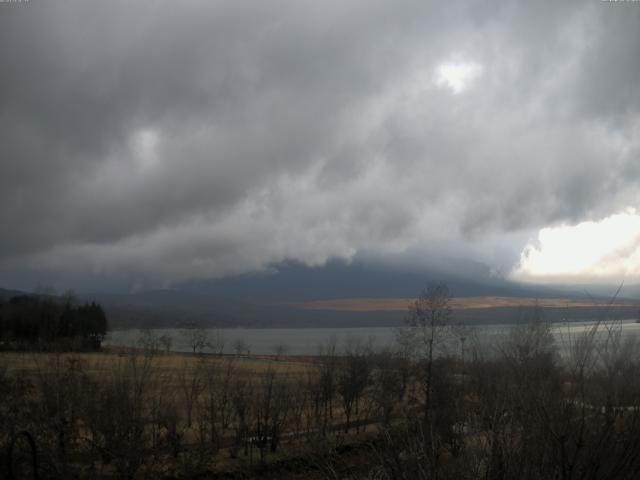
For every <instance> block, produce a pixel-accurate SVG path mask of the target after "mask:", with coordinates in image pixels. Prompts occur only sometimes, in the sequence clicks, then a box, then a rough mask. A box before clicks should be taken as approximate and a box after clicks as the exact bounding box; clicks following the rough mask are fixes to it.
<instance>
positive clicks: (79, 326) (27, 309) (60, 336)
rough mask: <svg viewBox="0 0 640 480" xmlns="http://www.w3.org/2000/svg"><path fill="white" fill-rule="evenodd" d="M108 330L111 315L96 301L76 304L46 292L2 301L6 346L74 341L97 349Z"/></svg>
mask: <svg viewBox="0 0 640 480" xmlns="http://www.w3.org/2000/svg"><path fill="white" fill-rule="evenodd" d="M106 333H107V317H106V315H105V313H104V310H103V309H102V307H101V306H100V305H99V304H97V303H95V302H91V303H85V304H82V305H75V304H74V302H73V301H72V299H70V298H67V299H65V300H60V299H58V298H56V297H50V296H44V295H19V296H15V297H12V298H11V299H9V301H8V302H3V301H1V300H0V342H2V343H1V345H2V346H3V347H4V348H18V347H23V346H27V345H35V344H39V345H41V346H46V345H53V344H59V343H61V342H62V343H69V342H70V341H72V342H74V345H76V346H78V347H81V348H84V349H97V348H100V344H101V343H102V340H104V337H105V335H106Z"/></svg>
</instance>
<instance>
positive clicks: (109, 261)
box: [0, 0, 640, 284]
mask: <svg viewBox="0 0 640 480" xmlns="http://www.w3.org/2000/svg"><path fill="white" fill-rule="evenodd" d="M638 25H640V4H636V3H632V2H629V3H608V2H598V1H579V2H577V1H576V2H519V1H518V2H510V1H505V2H483V1H468V2H465V1H460V2H425V1H415V2H412V1H393V2H377V1H348V2H344V1H335V2H333V1H327V2H301V1H298V0H291V1H278V0H274V1H269V2H264V1H257V0H256V1H242V2H234V1H226V2H223V1H212V2H209V1H206V2H205V1H180V2H176V1H162V0H159V1H148V0H146V1H107V2H93V1H90V2H89V1H85V0H83V1H79V0H78V1H68V0H61V1H45V0H40V1H38V0H31V1H30V2H27V3H20V4H12V3H7V4H0V65H1V67H0V68H1V74H0V172H1V174H0V225H2V231H3V234H2V235H0V269H5V271H11V272H16V271H21V270H42V271H46V270H52V271H61V272H70V273H72V274H76V275H86V276H104V277H113V278H121V279H123V280H124V281H126V282H131V283H138V284H158V283H160V284H171V283H172V282H176V281H181V280H185V279H190V278H208V277H219V276H224V275H229V274H236V273H243V272H248V271H253V270H260V269H261V268H264V267H265V266H266V265H268V264H271V263H277V262H279V261H283V260H286V259H293V260H299V261H301V262H303V263H306V264H309V265H319V264H322V263H323V262H325V261H326V260H327V259H329V258H333V257H337V258H344V259H349V258H351V257H352V256H353V255H355V254H357V253H358V252H361V251H367V252H374V253H377V254H380V255H385V254H393V253H398V252H403V251H406V250H410V249H414V250H415V249H418V250H419V249H425V250H430V251H436V252H437V251H439V249H445V250H449V252H451V251H453V252H458V253H460V254H461V255H471V256H474V255H480V256H484V258H485V259H487V258H488V259H489V260H492V259H493V260H494V261H496V262H500V261H502V260H501V259H502V258H503V257H504V256H505V254H503V253H502V252H503V251H504V249H505V248H507V249H508V248H512V249H513V248H516V250H517V249H519V248H521V247H522V245H523V243H524V242H525V240H526V238H527V237H528V236H529V235H531V232H533V231H535V230H536V229H538V228H540V227H542V226H545V225H551V224H557V223H558V222H577V221H579V220H584V219H591V218H601V217H603V216H606V215H609V214H611V213H612V212H615V211H618V210H620V209H622V208H626V207H628V206H636V205H637V203H638V195H639V194H640V189H639V186H640V183H639V180H640V161H639V160H640V159H639V155H638V153H639V152H640V89H639V88H638V80H639V79H640V61H639V60H638V59H639V58H640V55H639V54H640V28H638ZM443 64H445V65H446V64H449V65H462V66H464V65H469V64H474V65H477V66H478V67H479V73H478V74H477V75H476V76H475V77H474V78H471V79H469V80H468V82H467V84H466V85H465V88H464V90H463V91H460V92H459V93H456V92H455V91H454V89H452V88H447V85H446V82H445V84H443V83H442V82H437V81H435V78H436V77H435V76H436V72H437V71H438V68H439V67H441V66H442V65H443ZM514 239H517V241H516V247H513V243H512V242H513V241H514ZM517 242H520V243H517ZM487 252H489V253H487ZM489 257H490V258H489ZM510 258H511V257H510Z"/></svg>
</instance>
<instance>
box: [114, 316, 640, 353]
mask: <svg viewBox="0 0 640 480" xmlns="http://www.w3.org/2000/svg"><path fill="white" fill-rule="evenodd" d="M594 325H595V322H593V321H588V322H570V323H554V324H552V327H551V330H552V333H553V335H554V338H555V340H556V343H557V345H558V346H559V349H560V351H561V352H562V351H565V350H567V349H568V348H569V345H570V344H571V343H572V342H575V339H576V338H577V337H578V336H579V335H581V334H583V333H584V332H586V331H588V330H590V329H592V328H593V327H594ZM608 325H609V326H610V325H611V324H608ZM514 327H515V325H504V324H501V325H481V326H474V327H470V326H466V327H463V330H462V331H457V332H456V335H455V336H454V337H455V338H454V340H452V341H451V342H449V346H448V348H449V349H455V350H456V351H457V349H458V348H459V346H461V344H462V342H460V337H465V339H466V340H465V342H464V343H465V345H466V346H465V348H473V346H474V345H477V346H480V347H481V348H483V349H492V348H494V347H496V346H498V345H499V344H500V343H501V341H503V340H504V338H505V337H507V336H508V335H509V334H510V332H511V331H512V329H513V328H514ZM606 327H607V325H603V326H600V327H599V329H598V331H597V336H598V337H599V338H603V337H605V336H606V335H608V333H607V332H608V330H607V328H606ZM615 329H616V331H617V332H619V334H620V335H622V336H623V337H624V338H638V337H640V323H636V322H635V320H622V321H618V322H616V323H615ZM147 332H149V331H147ZM150 332H151V333H152V334H153V335H154V336H155V337H160V336H163V335H166V336H167V337H170V338H171V350H173V351H175V352H189V351H191V347H190V345H189V331H188V330H185V329H180V328H163V329H153V330H150ZM205 332H206V334H207V337H208V338H209V339H210V340H213V339H214V338H216V337H218V338H220V336H221V337H222V338H223V339H224V353H234V345H235V344H236V343H237V342H238V341H242V342H244V343H245V344H246V345H247V349H248V350H249V351H250V353H251V354H254V355H272V354H274V353H275V352H276V347H277V346H278V345H284V346H285V347H286V353H287V354H291V355H314V354H317V353H318V346H319V345H320V344H326V343H327V341H331V340H333V341H336V342H337V346H338V350H339V351H341V350H343V349H344V347H345V345H347V343H348V342H350V341H352V340H353V339H359V340H361V341H364V342H371V344H372V346H373V347H374V348H375V349H384V348H386V347H392V346H393V344H394V342H395V338H396V329H395V328H391V327H368V328H221V329H205ZM142 335H143V332H142V331H141V330H137V329H131V330H114V331H112V332H109V334H108V335H107V338H106V340H105V345H107V346H128V347H134V346H139V345H140V343H139V342H140V339H141V337H142ZM204 351H205V352H206V351H207V349H205V350H204Z"/></svg>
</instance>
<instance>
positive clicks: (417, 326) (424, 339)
mask: <svg viewBox="0 0 640 480" xmlns="http://www.w3.org/2000/svg"><path fill="white" fill-rule="evenodd" d="M450 320H451V294H450V293H449V288H448V287H447V286H446V285H442V284H437V285H430V286H428V287H427V288H426V289H424V290H423V291H422V292H421V293H420V295H419V296H418V298H416V299H415V301H414V302H413V303H412V304H411V305H410V306H409V318H408V325H409V332H410V335H411V337H412V338H413V340H414V341H415V343H416V346H417V348H418V352H419V355H420V356H421V360H422V361H423V362H424V379H423V381H424V394H425V400H424V415H425V419H427V418H428V416H429V415H430V410H431V400H432V397H433V360H434V356H435V354H436V349H437V348H438V347H440V346H441V345H442V344H443V342H444V341H445V340H446V339H447V338H448V337H449V333H448V332H447V330H446V327H448V326H449V322H450Z"/></svg>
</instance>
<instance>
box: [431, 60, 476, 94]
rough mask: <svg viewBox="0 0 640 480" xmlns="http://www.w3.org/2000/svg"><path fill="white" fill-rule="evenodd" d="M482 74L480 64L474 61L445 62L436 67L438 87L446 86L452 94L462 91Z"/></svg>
mask: <svg viewBox="0 0 640 480" xmlns="http://www.w3.org/2000/svg"><path fill="white" fill-rule="evenodd" d="M481 74H482V66H481V65H480V64H478V63H475V62H447V63H442V64H440V65H439V66H438V68H437V69H436V76H435V82H436V85H437V86H438V87H447V88H449V89H451V91H452V92H453V93H454V94H459V93H462V92H464V91H465V90H466V89H467V88H468V87H469V86H470V84H471V83H472V82H473V81H474V80H475V79H476V78H478V77H479V76H480V75H481Z"/></svg>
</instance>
